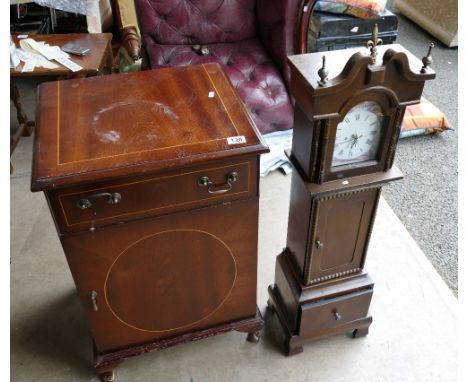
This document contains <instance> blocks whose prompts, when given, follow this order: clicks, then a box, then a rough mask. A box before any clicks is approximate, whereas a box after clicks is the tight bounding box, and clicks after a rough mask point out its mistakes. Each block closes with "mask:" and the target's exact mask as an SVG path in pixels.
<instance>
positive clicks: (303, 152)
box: [292, 90, 406, 184]
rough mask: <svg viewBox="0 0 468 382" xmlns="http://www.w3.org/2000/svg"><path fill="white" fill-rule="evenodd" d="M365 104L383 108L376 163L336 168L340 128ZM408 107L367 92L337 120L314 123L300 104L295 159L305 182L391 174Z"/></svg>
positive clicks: (339, 114)
mask: <svg viewBox="0 0 468 382" xmlns="http://www.w3.org/2000/svg"><path fill="white" fill-rule="evenodd" d="M365 101H373V102H375V103H377V105H379V106H380V108H381V111H382V114H383V122H382V133H381V137H380V142H379V146H378V149H377V153H376V158H375V160H368V161H363V162H358V163H352V164H348V165H342V166H332V160H333V151H334V144H335V138H336V130H337V127H338V125H339V124H340V123H341V122H342V121H343V120H344V118H345V117H346V115H347V114H348V112H349V110H351V109H352V108H353V107H354V106H356V105H359V104H361V103H363V102H365ZM405 109H406V107H404V106H403V107H398V106H397V105H396V104H395V103H394V102H393V101H392V100H391V99H390V98H389V97H388V96H387V95H386V94H385V92H380V91H375V90H372V91H371V90H369V91H364V92H362V93H360V94H358V95H356V96H355V97H353V98H352V99H351V100H349V101H348V102H347V103H345V104H344V105H342V106H341V107H340V111H339V113H338V114H337V115H336V116H333V117H330V118H325V119H318V120H315V121H314V120H310V119H309V118H308V117H307V116H306V114H305V113H304V111H302V109H301V108H300V106H299V105H298V104H296V110H295V121H294V130H293V143H292V155H293V156H294V158H295V159H296V161H297V162H298V164H299V168H300V170H301V172H302V175H303V176H304V178H306V179H307V180H308V181H310V182H315V183H318V184H321V183H323V182H328V181H332V180H336V179H343V178H348V177H352V176H358V175H364V174H369V173H375V172H379V171H387V170H388V169H389V168H390V167H391V166H392V165H393V159H394V157H395V149H396V143H397V140H398V135H399V133H400V126H401V123H402V120H403V116H404V113H405Z"/></svg>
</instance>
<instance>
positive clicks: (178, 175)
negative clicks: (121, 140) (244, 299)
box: [46, 156, 258, 233]
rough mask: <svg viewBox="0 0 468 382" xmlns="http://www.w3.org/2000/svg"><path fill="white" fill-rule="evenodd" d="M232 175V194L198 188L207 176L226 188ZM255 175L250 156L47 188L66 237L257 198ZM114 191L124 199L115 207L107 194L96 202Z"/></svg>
mask: <svg viewBox="0 0 468 382" xmlns="http://www.w3.org/2000/svg"><path fill="white" fill-rule="evenodd" d="M232 172H236V173H237V174H238V177H237V180H236V181H235V182H234V183H232V188H231V189H230V190H229V191H228V192H224V193H220V194H213V193H210V192H209V190H208V188H207V187H201V186H199V185H198V180H199V179H200V178H202V177H203V176H208V177H209V178H210V180H211V181H212V182H213V183H214V184H215V185H217V189H216V190H224V189H227V188H228V187H227V184H226V178H227V177H228V176H229V174H230V173H232ZM257 174H258V158H257V157H256V156H250V157H246V158H243V159H242V160H239V159H237V160H232V159H231V160H223V161H218V162H213V163H207V164H200V165H191V166H186V167H184V169H183V170H182V171H181V170H180V169H177V170H174V169H173V170H168V171H163V172H158V173H157V174H152V175H145V176H134V177H130V178H128V177H127V178H123V179H119V180H115V181H110V182H97V183H93V184H88V185H83V186H77V187H70V188H66V189H64V188H61V189H58V190H48V191H46V194H47V199H48V201H49V205H50V207H51V209H52V210H53V211H54V216H55V218H56V220H57V222H58V229H59V232H61V233H67V232H75V231H83V230H88V229H91V228H94V227H102V226H106V225H109V224H114V223H116V222H124V221H131V220H135V219H141V218H143V217H147V216H157V215H164V214H168V213H172V212H177V211H182V210H185V209H188V208H197V207H203V206H209V205H211V204H213V203H226V202H230V201H234V200H242V199H247V198H251V197H255V196H258V184H257V183H258V182H257V177H258V175H257ZM216 190H215V191H216ZM115 192H118V193H119V194H120V195H121V201H120V202H119V203H117V204H114V205H109V204H108V202H107V198H106V197H105V196H101V197H96V198H93V196H94V195H99V194H100V193H111V194H112V193H115ZM83 198H86V199H89V200H90V201H91V203H92V206H91V207H89V208H87V209H84V210H82V209H80V208H79V207H78V202H79V201H80V200H81V199H83Z"/></svg>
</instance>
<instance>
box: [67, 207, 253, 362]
mask: <svg viewBox="0 0 468 382" xmlns="http://www.w3.org/2000/svg"><path fill="white" fill-rule="evenodd" d="M236 222H237V223H236ZM239 222H242V224H239ZM257 224H258V198H253V199H248V200H244V201H238V202H232V203H227V204H225V205H215V206H211V207H206V208H200V209H195V210H189V211H183V212H179V213H174V214H169V215H164V216H160V217H155V218H149V219H141V220H137V221H134V222H130V223H125V224H116V225H112V226H109V227H103V228H96V229H95V230H94V231H88V232H83V233H77V234H68V235H63V236H61V238H60V240H61V242H62V246H63V247H64V250H65V255H66V257H67V261H68V264H69V266H70V270H71V272H72V275H73V278H74V280H75V284H76V288H77V291H78V295H79V297H80V299H81V302H82V304H83V307H84V310H85V314H86V316H87V318H88V320H89V322H90V325H91V330H92V333H93V339H94V341H95V344H96V348H97V350H98V352H100V353H105V352H107V351H112V350H115V349H119V348H122V347H126V346H134V345H138V344H141V343H144V342H149V341H156V340H160V339H163V338H167V337H173V336H176V335H180V334H183V333H188V332H191V331H194V330H201V329H205V328H208V327H210V326H212V325H215V324H220V323H224V322H230V321H236V320H238V319H244V318H247V317H252V316H254V315H255V312H256V285H257V283H256V280H257V256H256V254H257V231H258V229H257V227H258V226H257ZM213 256H214V257H213ZM147 272H150V273H147ZM151 275H152V276H151ZM92 291H96V292H97V299H96V301H97V305H98V311H95V310H94V307H93V303H92V299H91V297H90V293H91V292H92Z"/></svg>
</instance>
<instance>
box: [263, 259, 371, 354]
mask: <svg viewBox="0 0 468 382" xmlns="http://www.w3.org/2000/svg"><path fill="white" fill-rule="evenodd" d="M268 294H269V299H268V310H269V311H270V313H275V314H276V316H277V319H278V321H279V324H280V325H279V327H280V328H281V330H280V331H281V332H282V333H280V336H281V342H282V344H283V346H284V348H285V352H286V354H287V355H294V354H299V353H301V352H302V351H303V345H304V344H305V343H307V342H309V341H313V340H316V339H319V338H323V337H328V336H332V335H337V334H344V333H349V335H350V336H351V337H352V338H357V337H363V336H365V335H367V333H368V330H369V326H370V324H371V323H372V317H371V316H368V310H369V305H370V301H371V298H372V294H373V281H372V280H371V278H370V277H369V276H368V275H367V274H366V273H365V272H361V273H359V274H355V275H352V276H348V277H345V278H341V279H336V280H330V281H328V282H324V283H320V284H316V285H310V286H306V285H303V284H302V283H301V282H300V281H299V279H298V278H297V275H296V274H295V271H294V269H293V268H292V267H291V264H290V261H289V260H288V251H287V250H285V251H283V253H281V254H280V255H279V256H278V257H277V260H276V274H275V284H273V285H270V286H269V287H268ZM269 318H270V319H271V318H272V317H271V316H270V317H269Z"/></svg>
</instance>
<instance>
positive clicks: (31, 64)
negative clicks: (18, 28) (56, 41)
mask: <svg viewBox="0 0 468 382" xmlns="http://www.w3.org/2000/svg"><path fill="white" fill-rule="evenodd" d="M20 47H21V49H16V54H17V56H18V58H19V59H20V60H21V61H23V62H24V65H23V69H22V72H32V71H33V70H34V68H35V67H36V66H37V67H42V68H46V69H56V68H58V67H59V65H57V64H56V63H54V62H52V60H54V61H57V62H59V63H60V64H62V65H63V66H65V67H66V68H68V69H70V70H71V71H72V72H77V71H79V70H81V69H82V67H81V66H80V65H78V64H77V63H75V62H73V61H71V60H70V59H69V55H68V54H67V53H65V52H64V51H62V50H61V49H60V47H58V46H51V45H49V44H46V43H45V42H43V41H35V40H33V39H31V38H24V39H21V40H20Z"/></svg>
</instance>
